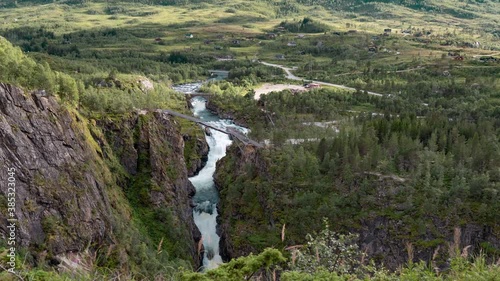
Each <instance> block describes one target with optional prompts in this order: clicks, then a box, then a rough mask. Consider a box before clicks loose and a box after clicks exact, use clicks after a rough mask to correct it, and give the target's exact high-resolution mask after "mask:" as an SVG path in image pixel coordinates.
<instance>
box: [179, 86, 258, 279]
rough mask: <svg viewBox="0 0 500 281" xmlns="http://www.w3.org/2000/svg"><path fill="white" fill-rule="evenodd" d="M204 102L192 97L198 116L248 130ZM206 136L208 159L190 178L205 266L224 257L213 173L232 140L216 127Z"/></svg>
mask: <svg viewBox="0 0 500 281" xmlns="http://www.w3.org/2000/svg"><path fill="white" fill-rule="evenodd" d="M200 86H201V83H193V84H184V85H179V86H175V87H174V90H176V91H178V92H182V93H186V94H188V93H193V92H196V90H198V89H199V87H200ZM205 102H206V100H205V99H204V98H203V97H195V98H193V99H192V100H191V105H192V106H193V109H192V111H193V114H194V116H195V117H197V118H199V119H202V120H204V121H205V122H209V123H211V125H214V126H216V127H218V128H221V129H225V128H227V127H233V128H236V129H238V130H240V131H241V132H242V133H245V134H246V133H248V130H247V129H245V128H243V127H240V126H237V125H235V124H234V123H233V122H232V121H231V120H226V119H220V118H219V117H218V116H217V115H214V114H212V113H211V112H210V111H208V110H207V108H206V106H205ZM205 138H206V140H207V143H208V146H209V147H210V150H209V153H208V160H207V163H206V164H205V167H203V169H201V170H200V172H199V173H198V175H196V176H193V177H191V178H189V180H190V181H191V183H192V184H193V185H194V187H195V189H196V194H195V196H194V197H193V201H194V203H195V204H196V207H195V208H194V210H193V218H194V222H195V223H196V226H197V227H198V229H199V230H200V232H201V235H202V239H203V247H204V253H203V270H207V269H213V268H217V267H218V266H219V265H220V264H222V257H221V256H220V254H219V241H220V237H219V235H218V234H217V215H218V213H217V203H218V202H219V192H218V190H217V188H216V187H215V183H214V178H213V176H214V173H215V164H216V162H217V160H219V159H221V158H222V157H224V156H225V155H226V148H227V147H228V146H229V145H231V143H232V141H231V140H230V139H229V136H228V135H226V134H224V133H221V132H219V131H216V130H211V135H210V136H207V135H205Z"/></svg>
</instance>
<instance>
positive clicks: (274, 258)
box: [0, 0, 500, 281]
mask: <svg viewBox="0 0 500 281" xmlns="http://www.w3.org/2000/svg"><path fill="white" fill-rule="evenodd" d="M55 2H58V3H61V4H64V7H65V9H69V8H67V7H77V8H82V7H83V8H82V9H85V13H86V14H89V15H99V16H102V18H103V19H104V18H106V19H108V20H113V19H115V18H116V19H119V18H120V17H134V19H133V20H131V22H132V24H128V25H122V26H119V27H114V26H105V25H103V26H100V27H98V28H92V29H90V28H89V29H86V28H74V30H70V31H68V30H66V29H69V27H68V25H66V23H64V24H62V25H59V24H51V25H49V24H48V25H44V26H31V27H27V26H22V27H16V26H15V27H5V28H4V27H2V28H1V29H0V35H2V36H4V37H5V38H0V82H4V83H10V84H14V85H17V86H20V87H22V88H24V89H25V90H27V91H45V94H47V95H51V96H54V97H56V98H57V99H58V100H59V101H60V103H61V104H62V105H63V106H64V107H65V108H67V109H68V110H75V111H76V112H78V113H79V114H81V118H85V119H88V120H97V122H98V123H99V122H101V123H106V122H107V121H109V120H114V121H116V120H122V119H123V120H126V118H127V116H129V114H130V113H131V112H132V111H136V110H138V109H158V108H160V109H163V108H169V109H173V110H177V111H181V112H184V113H188V112H189V111H188V109H187V107H186V104H187V101H186V99H185V97H184V96H183V95H181V94H179V93H175V92H174V91H172V90H171V89H170V86H171V85H172V84H179V83H186V82H194V81H202V80H205V79H208V78H211V77H209V70H210V69H219V70H227V71H229V77H228V79H227V80H226V81H219V82H216V81H215V82H210V83H207V84H205V85H204V86H203V87H202V89H201V90H202V91H203V92H207V93H211V94H213V96H211V97H210V98H209V100H208V104H209V106H210V108H211V109H213V110H214V111H217V112H218V113H220V114H221V115H223V116H227V117H231V118H233V119H234V120H235V121H236V122H238V123H241V124H243V125H245V126H247V127H249V129H250V130H251V131H250V137H251V138H253V139H255V140H258V141H261V142H265V143H266V144H268V147H266V148H265V149H260V150H257V149H253V148H251V147H247V148H244V147H242V146H241V144H239V143H236V144H235V145H233V146H231V147H230V149H229V150H228V154H227V157H225V158H224V159H223V160H222V161H220V162H219V163H218V168H217V173H216V181H217V183H218V187H219V189H220V196H221V205H220V215H221V218H220V219H221V221H222V222H223V223H224V224H226V225H227V226H229V228H228V229H229V232H228V233H226V235H229V237H230V239H229V240H230V241H231V243H232V245H231V249H232V254H233V256H232V258H234V259H232V260H231V261H230V262H228V263H226V264H224V265H223V266H221V267H220V268H219V269H217V270H213V271H210V272H208V273H206V274H202V273H195V272H193V271H194V270H190V268H189V267H190V265H191V264H192V263H191V261H188V260H187V259H186V258H185V257H184V256H181V252H182V249H180V248H179V247H180V246H179V245H180V244H179V243H177V242H179V241H177V240H182V237H181V234H180V232H177V231H170V232H169V230H168V228H169V227H168V226H169V225H168V223H171V222H170V221H168V219H167V221H166V222H165V221H162V223H165V224H163V225H162V226H159V227H157V224H156V222H157V220H158V219H161V218H165V217H166V218H169V213H168V210H166V209H165V210H164V211H165V212H164V213H153V212H151V211H150V210H149V209H148V207H147V206H146V205H144V204H142V203H141V202H142V201H141V200H142V199H143V197H141V196H142V195H144V194H146V193H147V192H146V191H148V190H149V189H150V188H152V187H151V185H150V184H149V180H150V179H149V178H147V176H144V175H143V174H140V175H139V176H138V177H137V178H135V180H134V181H131V185H130V187H129V189H128V190H127V192H128V198H127V199H128V200H129V201H130V204H131V206H132V208H133V209H134V210H135V212H136V214H138V216H139V217H138V218H139V219H141V220H143V221H144V222H143V223H142V224H139V225H138V226H139V230H140V232H137V231H136V229H135V228H133V227H132V228H131V229H130V230H123V229H121V230H120V231H121V232H120V234H119V238H120V239H123V240H124V241H125V240H126V241H133V243H134V245H135V246H134V247H131V248H130V249H128V252H129V254H130V256H131V257H133V259H132V260H131V266H130V267H129V268H127V272H120V271H119V269H118V266H117V263H118V260H119V258H120V257H119V256H116V255H115V254H113V255H111V256H109V257H108V255H106V253H101V252H99V254H100V256H99V258H98V259H96V260H95V267H96V268H95V270H94V271H92V272H85V273H82V275H81V276H79V277H78V278H80V279H81V280H96V279H110V278H114V277H116V276H127V277H124V278H126V280H129V279H131V280H153V279H154V278H160V279H155V280H193V281H194V280H206V281H209V280H234V281H240V280H249V279H251V278H252V277H253V278H262V279H261V280H275V278H278V279H279V280H290V281H291V280H368V279H372V280H424V279H425V280H476V279H480V278H478V276H480V277H481V278H483V279H484V280H497V279H498V276H499V274H500V272H499V267H498V262H497V260H498V258H499V257H500V244H499V243H500V242H499V240H498V237H499V233H500V228H499V227H500V226H499V225H500V224H499V219H498V215H497V214H499V213H500V145H499V143H500V80H499V77H500V76H499V75H500V67H498V62H496V61H494V60H492V61H488V62H481V61H479V60H477V59H475V58H474V57H473V55H472V54H471V55H470V57H467V56H466V60H465V61H463V62H462V61H454V60H452V59H451V58H450V57H448V55H447V54H446V53H447V52H448V53H449V52H455V51H457V49H459V51H462V52H463V53H467V52H471V53H472V51H477V52H480V51H483V50H482V49H481V50H480V49H472V48H465V47H463V46H464V44H465V43H467V42H468V41H467V42H466V39H464V37H465V36H469V37H468V38H473V37H474V36H476V34H474V33H473V31H467V32H470V34H469V33H467V34H465V35H464V34H458V35H457V34H454V33H453V32H451V30H450V31H447V32H446V34H442V35H440V37H438V38H431V37H426V35H425V34H426V32H431V31H430V30H428V29H418V30H417V29H416V28H414V27H411V25H410V24H409V23H405V25H408V26H409V27H408V29H409V30H411V31H412V32H413V34H420V35H418V36H414V35H412V36H409V37H404V38H399V37H396V36H382V35H380V36H378V35H377V36H374V34H371V33H366V34H365V33H363V32H359V31H356V32H354V33H348V32H347V30H351V29H357V28H358V25H361V24H362V21H360V22H358V23H357V25H356V24H352V23H351V22H346V24H345V29H346V30H342V31H337V30H335V29H333V28H332V27H331V26H330V25H329V24H327V22H328V21H329V20H330V19H329V18H327V17H326V18H325V17H323V18H320V19H317V18H315V17H309V16H308V15H307V16H305V15H302V14H301V11H302V10H303V9H304V7H307V8H308V9H309V8H310V9H316V8H315V7H319V6H321V7H323V8H326V10H325V11H339V10H340V11H342V12H343V13H345V15H346V17H347V18H349V19H354V18H356V17H363V16H367V15H369V14H370V13H371V12H370V13H368V12H366V11H372V10H373V11H375V13H376V14H382V15H383V16H385V14H384V12H383V11H382V8H384V7H385V6H384V5H386V4H394V5H399V6H401V7H404V8H405V9H406V8H408V9H410V10H412V11H415V12H417V11H418V12H422V11H425V12H429V15H430V14H439V13H442V14H443V15H446V16H452V17H455V18H457V19H466V20H468V19H475V18H477V17H479V15H480V11H481V10H478V7H479V6H478V4H483V3H484V4H488V5H490V4H492V1H486V0H485V1H479V0H477V1H463V2H461V4H460V5H457V6H456V7H453V8H450V6H449V5H442V6H441V5H437V4H436V2H432V3H431V2H429V1H367V0H366V1H365V0H360V1H329V0H297V1H268V0H265V1H259V2H260V3H261V4H262V3H263V4H262V5H264V6H262V7H265V8H266V9H268V8H269V10H270V11H271V12H270V13H272V15H271V16H270V15H266V16H262V17H261V16H258V17H257V16H255V15H242V14H241V13H239V11H238V9H237V7H245V5H244V4H242V3H235V6H234V7H231V8H228V9H227V10H225V13H229V14H234V15H230V16H227V15H225V16H224V17H221V18H216V19H215V18H214V19H210V20H214V24H216V29H217V28H220V26H219V24H232V25H235V26H237V29H238V30H240V28H241V30H245V28H247V29H251V28H252V26H253V25H254V24H258V23H267V21H269V20H270V19H271V18H276V21H275V22H272V23H269V25H268V26H266V27H265V28H263V29H262V30H259V32H258V33H255V34H257V35H255V34H251V35H252V36H253V35H255V38H253V39H251V40H250V39H249V40H243V38H244V37H245V36H248V34H244V35H241V36H240V35H238V34H229V33H228V34H226V38H225V39H220V40H219V39H217V37H216V35H219V33H214V34H202V33H196V36H199V38H198V37H195V38H193V39H192V40H191V39H186V38H185V37H184V33H187V32H190V30H191V28H196V27H199V26H200V25H203V23H201V22H200V21H198V19H193V20H191V21H182V22H178V23H170V24H166V25H162V24H158V23H148V24H143V23H141V20H139V19H141V18H147V17H149V16H154V15H155V13H157V11H149V10H148V11H138V9H132V8H130V7H131V6H127V5H133V4H134V3H140V4H145V5H152V6H154V7H155V8H156V7H157V6H159V7H166V6H176V7H181V6H189V5H192V7H194V6H195V5H198V4H200V3H203V5H212V4H214V3H215V2H217V1H201V0H200V1H198V0H137V1H136V0H134V1H132V0H131V1H121V2H127V3H126V4H123V5H121V4H120V3H119V1H94V0H65V1H56V0H39V1H35V0H17V1H15V0H8V1H3V2H2V3H1V4H0V7H4V8H8V9H12V10H15V9H16V8H20V7H27V6H29V5H32V4H35V3H36V4H50V3H55ZM95 3H99V5H101V4H102V5H101V6H98V7H99V9H97V8H95V7H97V6H92V4H95ZM66 4H68V5H67V6H66ZM445 4H449V3H448V2H446V3H445ZM238 5H240V6H238ZM87 7H89V8H87ZM207 7H208V6H207ZM259 7H260V6H259ZM495 7H496V6H495ZM247 8H248V7H247ZM372 8H373V9H372ZM217 9H218V7H217ZM308 11H310V10H308ZM299 15H300V16H299ZM285 18H286V19H285ZM246 21H248V23H247V22H246ZM239 24H241V26H239ZM489 24H492V23H489ZM58 28H61V29H63V28H64V31H61V30H60V29H58ZM172 30H175V31H178V33H179V34H174V35H172V34H171V33H169V32H171V31H172ZM494 30H495V27H491V26H490V25H488V26H487V27H485V32H487V33H488V34H493V33H492V32H494ZM268 32H273V33H274V32H275V33H277V34H278V35H277V37H276V38H273V39H270V38H268V36H267V34H268ZM380 32H381V31H380ZM299 33H302V34H306V36H305V37H302V38H298V36H297V35H298V34H299ZM464 33H466V32H465V31H464ZM166 34H169V35H168V36H167V35H166ZM200 34H201V35H200ZM495 34H497V33H495ZM462 35H463V36H462ZM252 36H250V37H252ZM374 37H377V38H376V39H374ZM379 37H380V38H379ZM421 37H422V38H425V39H426V40H428V43H422V42H421V39H422V38H421ZM459 37H460V38H459ZM237 38H242V39H241V43H240V42H238V43H234V41H233V40H234V39H237ZM488 38H489V40H492V41H487V42H484V44H483V46H484V47H483V48H484V53H486V51H491V53H492V52H496V51H498V50H500V48H499V47H498V46H497V43H498V42H497V41H495V40H496V39H494V37H488ZM491 38H493V39H491ZM254 39H255V40H254ZM238 40H240V39H238ZM467 40H469V39H467ZM291 41H294V42H295V43H296V46H295V47H288V46H287V45H286V44H287V43H288V42H291ZM145 42H146V43H145ZM207 42H208V43H207ZM214 42H215V43H214ZM448 43H449V45H448ZM442 44H446V46H445V47H443V46H442ZM188 45H189V47H186V46H188ZM14 46H16V47H14ZM245 48H249V49H250V51H245V50H246V49H245ZM253 48H254V49H258V51H255V50H254V49H253ZM368 48H373V49H372V51H368ZM240 49H242V50H244V51H243V52H241V53H239V52H238V51H239V50H240ZM416 49H418V51H415V50H416ZM420 50H422V53H423V52H424V51H428V50H431V52H435V54H434V53H433V54H430V55H428V56H424V55H422V56H421V54H420ZM254 51H255V54H256V55H254ZM389 51H390V52H389ZM400 51H401V53H402V54H401V55H395V54H396V52H398V53H399V52H400ZM405 52H406V53H405ZM457 52H458V51H457ZM488 53H490V52H488ZM276 54H284V56H285V57H286V60H280V61H278V62H276V60H274V59H275V58H276V57H275V56H276ZM252 55H253V56H254V57H253V58H252V57H251V56H252ZM257 55H259V56H261V57H264V59H266V60H268V59H270V61H272V62H275V63H283V64H287V65H290V66H292V65H293V66H297V69H296V70H294V74H295V75H297V76H301V77H304V79H305V80H304V81H289V80H286V79H285V78H284V72H283V71H282V70H281V69H279V68H273V67H268V66H264V65H262V64H260V63H259V62H258V61H257V60H255V58H256V56H257ZM221 57H229V58H236V59H235V60H219V58H221ZM259 59H260V58H259ZM273 60H274V61H273ZM307 80H321V81H325V82H332V83H337V84H342V85H347V86H350V87H353V88H355V89H356V91H346V90H341V89H337V88H329V87H323V88H320V89H312V90H309V91H307V92H304V93H294V92H291V91H288V90H286V91H283V92H279V93H270V94H267V95H263V96H261V98H260V100H255V99H254V88H256V87H259V86H260V85H261V84H262V83H264V82H271V83H297V84H302V82H304V83H307ZM144 82H147V83H146V84H148V85H149V84H150V85H152V87H144V86H143V85H144V84H143V83H144ZM368 91H373V92H379V93H382V94H383V96H381V97H379V96H374V95H370V94H368ZM141 120H142V119H141ZM143 121H144V122H146V120H142V121H141V122H143ZM313 122H326V123H328V124H329V125H328V126H317V125H314V123H313ZM89 123H91V122H89ZM326 123H325V124H326ZM179 124H180V125H179V126H180V127H181V130H182V132H183V134H184V136H186V135H187V134H186V131H189V132H192V131H195V129H193V124H187V122H182V121H179ZM135 133H136V132H130V134H135ZM198 133H199V132H198ZM186 139H188V138H186ZM186 143H187V146H186V147H187V148H186V150H185V153H186V151H187V154H189V156H187V157H186V158H189V157H191V155H190V154H192V152H193V147H194V145H195V144H194V143H192V142H191V143H190V142H189V141H186ZM141 161H143V162H144V163H142V164H144V165H145V167H146V168H148V167H149V166H148V164H147V163H146V162H147V161H145V160H144V157H143V158H142V160H141ZM186 161H187V162H189V161H190V160H189V159H187V160H186ZM107 164H108V165H110V169H111V170H113V171H115V172H116V174H117V177H118V178H119V179H118V180H121V181H124V182H126V181H127V180H129V179H127V178H126V177H123V174H122V172H123V171H121V170H120V168H119V167H117V166H116V165H117V164H116V163H114V162H110V163H107ZM142 176H144V178H141V177H142ZM141 194H142V195H141ZM141 198H142V199H141ZM377 224H378V225H377ZM171 228H172V227H171ZM468 228H479V229H483V230H484V233H486V234H488V235H489V236H488V237H487V238H484V237H483V238H484V239H483V238H481V239H483V240H481V239H479V238H478V239H479V240H478V239H476V240H474V241H476V242H477V243H474V244H473V245H471V246H472V248H470V251H469V252H467V250H466V251H465V254H464V252H463V251H464V248H465V247H466V246H468V245H461V246H460V247H459V246H458V244H459V242H458V241H453V234H454V232H455V233H456V231H457V229H459V230H460V229H468ZM374 229H375V230H381V231H386V232H387V233H388V234H387V243H388V244H390V245H391V247H392V248H396V249H397V250H394V249H391V251H392V252H390V251H389V250H387V251H386V252H377V253H375V254H372V255H369V256H366V255H365V254H364V253H365V252H366V248H364V246H366V245H365V244H366V243H364V242H366V241H367V239H368V238H367V237H369V236H370V235H371V232H370V231H372V232H375V230H374ZM164 234H166V239H165V240H164ZM486 234H485V237H486V236H487V235H486ZM143 236H144V237H149V236H151V237H153V236H154V237H153V238H154V239H151V241H154V242H155V243H156V245H153V244H154V243H152V242H151V241H149V240H148V241H146V242H147V243H140V241H143V240H142V239H143V238H144V237H143ZM151 237H149V238H151ZM450 237H451V238H450ZM149 238H144V239H146V240H147V239H149ZM474 239H475V238H474ZM159 241H162V242H161V243H160V245H158V242H159ZM184 242H186V241H184ZM162 243H164V244H163V247H164V248H163V249H166V250H165V251H164V252H163V253H162V251H161V247H162ZM299 245H303V246H300V247H295V248H294V246H299ZM290 246H292V248H288V247H290ZM156 247H158V248H156ZM391 247H387V248H391ZM167 248H168V249H167ZM382 248H383V247H382ZM1 249H3V248H2V245H0V250H1ZM285 249H286V250H285ZM467 249H469V248H467ZM394 251H398V253H399V254H400V253H404V259H403V260H399V261H398V262H399V263H396V262H392V263H390V264H387V263H385V262H386V261H387V257H388V256H390V255H393V254H394ZM251 253H253V254H251ZM410 253H412V255H410ZM103 256H106V258H102V257H103ZM0 257H2V251H0ZM150 257H153V258H150ZM149 258H150V259H149ZM144 260H147V262H143V261H144ZM332 260H335V261H336V262H334V263H331V262H327V261H332ZM419 260H423V261H422V262H419ZM495 263H496V264H497V265H495ZM181 266H182V267H181ZM384 266H385V267H384ZM436 268H437V269H436ZM23 270H24V271H23V272H22V274H23V277H25V279H27V280H70V279H71V278H74V277H75V276H70V275H65V274H59V273H56V272H55V271H54V270H52V268H51V267H50V266H49V265H48V264H47V265H45V264H44V265H40V266H39V267H38V268H30V266H29V265H27V266H26V267H25V268H23ZM5 276H6V275H2V273H0V279H2V278H3V277H5ZM249 276H250V277H249ZM118 278H120V277H118ZM162 278H163V279H162Z"/></svg>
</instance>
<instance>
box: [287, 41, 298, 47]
mask: <svg viewBox="0 0 500 281" xmlns="http://www.w3.org/2000/svg"><path fill="white" fill-rule="evenodd" d="M286 45H287V46H288V47H296V46H297V43H295V42H294V41H291V42H288V44H286Z"/></svg>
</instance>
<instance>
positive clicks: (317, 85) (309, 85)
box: [304, 83, 321, 89]
mask: <svg viewBox="0 0 500 281" xmlns="http://www.w3.org/2000/svg"><path fill="white" fill-rule="evenodd" d="M304 87H306V88H307V89H316V88H320V87H321V85H320V84H318V83H309V84H306V85H305V86H304Z"/></svg>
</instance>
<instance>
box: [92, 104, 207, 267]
mask: <svg viewBox="0 0 500 281" xmlns="http://www.w3.org/2000/svg"><path fill="white" fill-rule="evenodd" d="M98 125H99V126H100V127H102V128H103V131H104V132H105V138H106V140H107V142H109V143H110V145H111V146H112V148H113V151H115V154H116V155H117V157H118V159H119V160H120V163H121V164H122V166H123V167H124V168H125V170H126V172H127V174H128V175H129V177H128V179H129V180H128V181H127V183H124V184H123V185H124V188H125V190H126V194H127V197H128V199H129V201H130V202H131V204H132V207H133V208H134V210H135V211H136V214H137V215H138V217H139V218H140V220H141V222H143V224H144V226H145V228H146V229H147V233H148V234H149V235H150V236H152V238H153V240H155V242H156V243H160V241H161V239H162V238H164V237H166V238H169V239H166V240H164V241H163V243H164V244H165V245H166V247H167V248H168V249H169V250H170V251H172V252H175V253H176V254H177V255H179V256H181V257H183V258H186V259H187V258H190V259H193V260H198V258H197V255H198V254H197V252H196V249H195V244H196V243H197V242H198V241H199V239H200V233H199V231H198V229H197V228H196V226H195V224H194V221H193V214H192V203H191V198H192V196H193V195H194V193H195V189H194V187H193V186H192V184H191V182H190V181H189V180H188V169H187V168H186V162H185V159H184V149H185V142H184V138H185V137H186V136H184V137H183V136H182V135H181V133H180V130H179V125H178V124H177V123H176V122H175V121H174V120H173V119H172V117H170V116H169V115H167V114H165V113H162V112H161V111H156V112H150V113H146V112H141V113H134V114H131V115H129V116H127V117H126V118H123V119H120V120H101V121H99V122H98ZM204 144H205V145H206V142H204ZM199 147H203V144H200V145H199ZM207 147H208V146H207ZM200 165H201V163H200ZM196 169H197V167H196V166H195V165H194V166H192V167H191V169H190V171H189V172H191V173H193V172H194V170H196ZM186 252H188V253H190V256H189V257H188V256H186V255H185V253H186ZM195 265H198V264H195Z"/></svg>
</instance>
